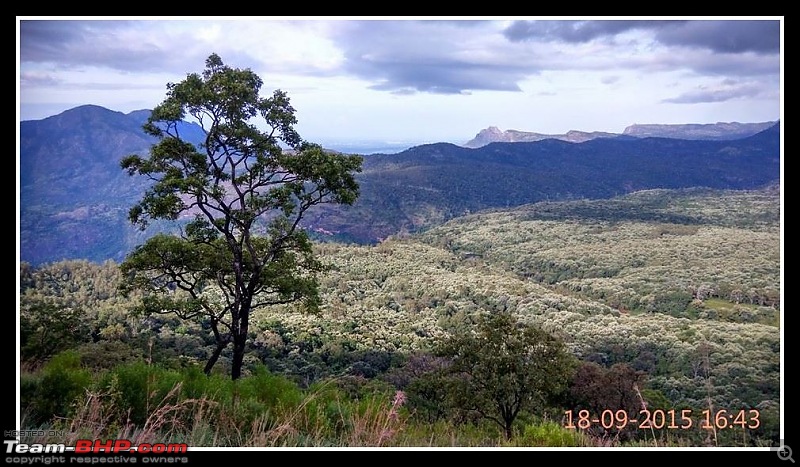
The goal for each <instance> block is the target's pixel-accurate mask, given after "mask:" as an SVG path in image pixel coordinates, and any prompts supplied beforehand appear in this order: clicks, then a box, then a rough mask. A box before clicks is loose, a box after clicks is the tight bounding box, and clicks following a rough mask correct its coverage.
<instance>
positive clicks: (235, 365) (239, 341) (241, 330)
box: [231, 300, 250, 381]
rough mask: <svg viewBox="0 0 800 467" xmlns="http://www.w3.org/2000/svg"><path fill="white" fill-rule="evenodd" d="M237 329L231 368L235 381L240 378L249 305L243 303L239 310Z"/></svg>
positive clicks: (247, 301)
mask: <svg viewBox="0 0 800 467" xmlns="http://www.w3.org/2000/svg"><path fill="white" fill-rule="evenodd" d="M239 319H240V321H239V327H238V329H236V330H235V331H234V334H233V362H232V364H231V365H232V366H231V379H232V380H234V381H235V380H237V379H239V378H240V377H241V376H242V364H243V363H244V351H245V346H246V344H247V334H248V332H249V329H250V303H249V300H246V301H244V303H242V305H241V309H240V310H239Z"/></svg>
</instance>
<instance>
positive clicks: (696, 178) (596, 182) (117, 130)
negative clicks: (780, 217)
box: [20, 106, 780, 264]
mask: <svg viewBox="0 0 800 467" xmlns="http://www.w3.org/2000/svg"><path fill="white" fill-rule="evenodd" d="M146 115H147V111H136V112H132V113H130V114H127V115H126V114H122V113H120V112H114V111H111V110H108V109H104V108H102V107H97V106H83V107H78V108H75V109H71V110H69V111H66V112H64V113H62V114H60V115H57V116H54V117H50V118H47V119H44V120H38V121H27V122H22V123H21V124H20V132H21V148H20V204H21V208H20V223H21V227H20V233H21V235H20V237H21V242H20V243H21V245H20V249H21V257H22V259H23V260H24V261H28V262H31V263H33V264H41V263H45V262H50V261H57V260H61V259H69V258H86V259H90V260H93V261H102V260H105V259H114V260H118V261H119V260H121V259H122V258H123V257H124V256H125V254H126V253H127V252H129V251H130V250H131V249H132V248H133V247H135V246H136V245H138V244H140V243H141V242H142V241H143V239H144V238H145V236H146V235H151V234H152V233H154V232H156V231H159V230H163V229H165V228H169V226H166V225H162V224H155V225H154V226H153V227H152V228H151V229H150V230H148V231H147V232H140V231H137V230H135V229H134V228H132V227H131V226H130V225H129V223H128V221H127V212H128V209H129V207H130V206H131V205H132V204H134V203H135V202H136V201H137V200H138V198H139V196H141V193H142V192H143V190H144V189H145V186H146V184H145V181H143V180H141V179H137V178H132V177H129V176H128V175H127V174H126V173H125V172H124V171H123V170H121V169H120V168H119V161H120V159H121V158H122V157H124V156H126V155H128V154H131V153H137V154H141V153H144V152H146V151H147V150H148V148H149V145H150V144H151V143H152V139H149V138H148V137H146V136H145V135H144V134H143V132H142V130H141V124H142V122H143V121H144V120H145V118H146ZM182 133H183V134H184V135H186V137H187V138H189V139H190V140H193V141H195V142H197V141H200V140H201V138H202V135H203V133H202V130H201V129H200V128H199V127H198V126H197V125H194V124H186V128H185V129H184V130H183V131H182ZM779 170H780V127H779V126H777V125H776V126H774V127H771V128H770V129H768V130H765V131H763V132H761V133H759V134H757V135H754V136H751V137H748V138H744V139H739V140H733V141H690V140H676V139H665V138H643V139H624V138H623V139H620V138H617V139H605V138H601V139H593V140H590V141H586V142H583V143H568V142H564V141H557V140H552V139H549V140H544V141H539V142H531V143H493V144H490V145H487V146H484V147H482V148H479V149H467V148H463V147H459V146H455V145H452V144H447V143H438V144H429V145H422V146H417V147H413V148H410V149H408V150H406V151H403V152H400V153H397V154H372V155H368V156H366V157H365V159H364V171H363V173H361V174H359V176H358V181H359V183H360V186H361V192H362V194H361V196H360V198H359V199H358V201H357V202H356V203H355V205H353V206H352V207H329V206H320V207H317V208H316V209H314V210H312V211H309V215H308V216H307V217H306V219H305V221H304V224H303V226H304V227H305V228H307V229H308V230H309V231H311V232H313V233H314V235H315V236H316V238H317V239H320V240H321V239H330V240H344V241H352V242H357V243H365V244H369V243H375V242H378V241H380V240H381V239H384V238H386V237H388V236H390V235H395V234H398V233H409V232H415V231H419V230H421V229H426V228H430V227H432V226H435V225H438V224H441V223H442V222H444V221H446V220H448V219H452V218H454V217H457V216H460V215H463V214H467V213H471V212H476V211H480V210H483V209H491V208H499V207H502V208H505V207H512V206H519V205H522V204H526V203H533V202H537V201H543V200H568V199H582V198H592V199H599V198H609V197H612V196H617V195H621V194H625V193H630V192H633V191H637V190H642V189H652V188H686V187H692V186H706V187H711V188H719V189H752V188H757V187H761V186H764V185H765V184H768V183H770V182H773V181H775V180H777V179H778V178H779Z"/></svg>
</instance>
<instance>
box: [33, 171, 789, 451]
mask: <svg viewBox="0 0 800 467" xmlns="http://www.w3.org/2000/svg"><path fill="white" fill-rule="evenodd" d="M780 230H781V227H780V190H779V187H778V186H777V185H772V186H769V187H766V188H764V189H760V190H750V191H734V190H715V189H703V188H691V189H679V190H645V191H639V192H634V193H631V194H628V195H624V196H620V197H615V198H611V199H606V200H571V201H559V202H540V203H535V204H528V205H524V206H520V207H515V208H510V209H502V210H489V211H481V212H478V213H473V214H470V215H466V216H463V217H459V218H456V219H453V220H451V221H449V222H447V223H444V224H443V225H439V226H436V227H432V228H430V229H427V230H425V231H421V232H418V233H415V234H413V235H397V236H393V237H390V238H388V239H386V240H384V241H383V242H381V243H379V244H377V245H374V246H365V245H357V244H345V243H334V242H327V243H326V242H315V243H314V244H313V248H314V253H315V254H316V255H317V256H318V259H319V260H320V262H321V264H322V265H323V268H322V272H321V273H320V275H319V280H320V301H319V304H318V306H317V307H316V308H317V311H316V312H309V311H307V310H305V309H303V308H301V307H299V306H298V305H297V304H295V303H292V304H285V305H274V306H269V307H264V308H259V309H257V310H255V311H254V312H253V315H252V319H251V323H250V330H249V335H248V340H247V348H246V355H245V362H244V363H245V370H244V375H243V377H242V378H240V379H236V380H231V378H230V377H229V373H230V367H229V366H230V363H231V349H230V348H226V349H225V350H224V351H223V352H222V354H221V356H220V358H219V360H218V361H217V364H216V365H215V366H214V367H213V369H212V371H211V372H210V374H208V375H206V374H204V372H203V369H204V365H205V364H206V362H207V361H208V359H209V356H210V355H211V354H212V352H213V351H214V346H215V341H214V336H213V333H212V330H211V329H210V328H209V327H208V322H207V321H206V320H204V319H202V316H200V317H198V318H196V319H191V318H190V319H181V318H179V317H177V316H176V315H175V314H159V313H145V312H143V311H142V310H143V309H144V308H145V307H142V299H143V296H142V295H141V292H139V291H136V290H133V291H129V292H128V293H125V294H123V293H121V292H120V286H121V285H122V283H123V279H124V277H123V274H122V273H121V271H120V267H119V265H118V264H117V263H115V262H112V261H106V262H103V263H95V262H89V261H84V260H67V261H59V262H51V263H47V264H43V265H40V266H36V267H34V266H31V265H30V264H27V263H22V264H21V265H20V271H19V274H20V336H21V348H20V354H21V363H20V364H21V379H20V393H21V401H22V407H21V411H22V424H23V426H22V428H23V429H45V428H46V429H48V430H60V431H62V432H63V433H64V434H65V438H66V439H65V438H61V439H58V440H53V439H49V440H46V441H49V442H56V441H58V442H67V443H68V442H70V441H74V440H75V439H79V438H93V439H101V438H103V439H105V438H115V437H123V438H130V439H133V440H135V441H138V442H154V441H157V442H167V440H169V441H170V442H186V443H188V444H190V445H191V446H401V447H408V446H423V447H427V446H579V447H585V446H737V447H739V446H767V445H771V446H776V445H778V444H779V431H780V418H779V416H780V406H779V403H780V388H781V372H780V350H781V339H780V325H781V319H780V315H781V289H780V280H781V275H780V272H781V264H780V234H781V231H780ZM180 293H181V290H180V289H178V290H176V291H175V294H180ZM203 296H204V299H205V300H208V301H209V302H210V303H213V301H214V300H223V297H222V295H221V294H220V293H219V291H218V290H215V289H214V287H211V286H209V287H207V288H206V289H205V290H204V291H203ZM529 330H530V331H536V332H535V333H528V331H529ZM498 335H502V336H506V337H509V336H513V337H514V338H513V339H510V338H509V339H506V340H503V339H501V341H502V342H499V344H498V341H496V340H493V339H496V337H497V336H498ZM527 339H533V341H532V342H533V344H532V345H531V346H526V345H525V344H526V343H528V342H530V341H528V340H527ZM515 343H519V344H520V345H519V346H517V347H515V345H514V344H515ZM498 345H499V346H498ZM493 346H494V347H493ZM492 349H494V350H492ZM497 349H504V350H502V351H500V350H497ZM530 349H534V350H536V351H542V352H543V353H542V354H541V355H544V357H541V356H540V358H537V359H536V361H538V362H540V364H538V365H535V366H534V367H531V366H530V365H529V363H530V361H531V359H529V358H527V356H528V355H529V354H527V353H525V352H529V351H530ZM504 352H505V353H504ZM515 352H516V353H515ZM501 354H502V355H501ZM506 354H508V355H506ZM506 356H508V358H505V357H506ZM500 367H502V368H505V369H511V370H509V371H506V372H505V373H504V374H503V375H505V376H503V375H498V374H496V371H494V370H493V368H494V369H496V368H500ZM509 375H512V376H513V375H519V378H516V379H513V378H512V377H511V376H509ZM493 378H494V379H493ZM497 378H500V379H497ZM503 378H505V379H503ZM510 378H511V379H510ZM498 381H499V383H498V384H499V386H498V385H495V386H493V387H495V388H499V387H502V388H505V389H507V390H508V391H506V392H502V391H500V390H497V391H481V390H480V388H481V383H482V382H483V383H487V382H494V383H497V382H498ZM542 381H546V382H547V383H548V384H546V385H545V384H539V383H541V382H542ZM551 383H552V384H551ZM501 392H502V393H501ZM645 418H647V420H648V423H643V420H645ZM632 420H636V421H637V423H633V422H631V421H632ZM28 441H29V442H31V441H45V440H28Z"/></svg>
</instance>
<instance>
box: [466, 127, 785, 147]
mask: <svg viewBox="0 0 800 467" xmlns="http://www.w3.org/2000/svg"><path fill="white" fill-rule="evenodd" d="M776 123H778V122H777V121H774V122H760V123H739V122H730V123H724V122H719V123H706V124H699V123H690V124H672V125H659V124H644V125H641V124H634V125H630V126H628V127H626V128H625V130H624V131H623V132H622V133H607V132H602V131H592V132H586V131H578V130H570V131H568V132H566V133H564V134H545V133H536V132H531V131H519V130H505V131H503V130H500V129H499V128H497V127H495V126H490V127H489V128H485V129H483V130H481V131H480V132H478V134H477V135H475V137H474V138H473V139H471V140H469V141H467V142H466V143H464V146H465V147H468V148H480V147H483V146H486V145H487V144H489V143H531V142H534V141H542V140H545V139H558V140H561V141H569V142H570V143H582V142H584V141H589V140H590V139H595V138H625V137H636V138H650V137H653V138H674V139H710V140H730V139H740V138H746V137H748V136H752V135H754V134H756V133H758V132H760V131H763V130H766V129H767V128H769V127H771V126H772V125H775V124H776Z"/></svg>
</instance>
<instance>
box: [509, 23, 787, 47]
mask: <svg viewBox="0 0 800 467" xmlns="http://www.w3.org/2000/svg"><path fill="white" fill-rule="evenodd" d="M632 30H650V31H653V32H654V34H655V36H654V37H655V39H656V40H657V41H658V42H660V43H662V44H664V45H672V46H685V47H698V48H706V49H709V50H712V51H714V52H719V53H742V52H756V53H766V54H773V53H778V52H779V51H780V21H777V20H714V21H705V20H692V21H686V20H679V21H673V20H653V21H647V20H597V21H515V22H514V23H512V24H511V26H509V27H508V28H506V30H505V31H504V32H503V34H504V35H505V37H506V38H508V40H510V41H512V42H521V41H564V42H570V43H582V42H588V41H591V40H594V39H599V38H613V37H614V36H616V35H618V34H621V33H623V32H627V31H632Z"/></svg>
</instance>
